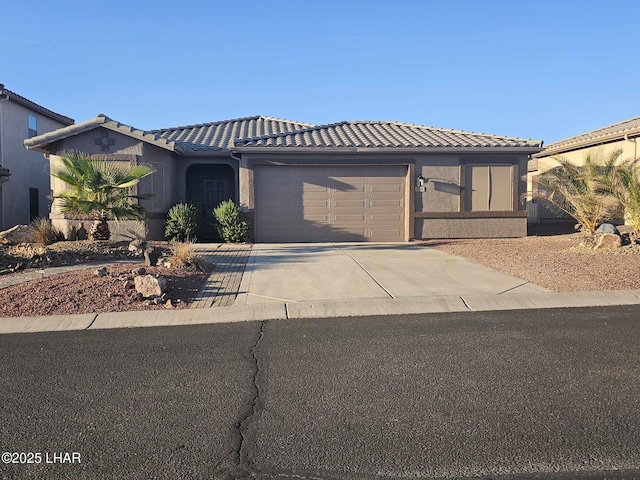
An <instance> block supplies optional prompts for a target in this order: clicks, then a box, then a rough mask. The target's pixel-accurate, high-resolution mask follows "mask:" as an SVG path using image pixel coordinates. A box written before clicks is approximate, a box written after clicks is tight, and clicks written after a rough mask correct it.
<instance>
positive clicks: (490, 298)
mask: <svg viewBox="0 0 640 480" xmlns="http://www.w3.org/2000/svg"><path fill="white" fill-rule="evenodd" d="M614 305H640V290H612V291H604V292H602V291H597V292H563V293H556V292H554V293H531V294H515V293H514V294H504V295H462V296H460V295H443V296H431V297H408V298H399V299H391V298H388V299H387V298H373V299H354V300H346V301H345V300H339V301H312V302H297V303H269V304H264V305H256V306H237V307H236V306H234V307H218V308H201V309H188V308H187V309H184V310H174V311H162V310H152V311H135V312H113V313H99V314H94V313H89V314H81V315H66V316H65V315H55V316H39V317H15V318H4V319H2V318H0V334H12V333H36V332H59V331H72V330H104V329H113V328H140V327H167V326H180V325H202V324H214V323H237V322H254V321H265V320H291V319H309V318H335V317H358V316H369V315H404V314H429V313H446V312H470V311H496V310H527V309H529V310H530V309H538V308H541V309H546V308H576V307H604V306H614Z"/></svg>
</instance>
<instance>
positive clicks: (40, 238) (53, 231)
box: [31, 217, 65, 245]
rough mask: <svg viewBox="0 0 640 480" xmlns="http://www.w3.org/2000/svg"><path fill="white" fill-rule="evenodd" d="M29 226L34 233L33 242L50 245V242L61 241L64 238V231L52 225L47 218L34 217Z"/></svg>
mask: <svg viewBox="0 0 640 480" xmlns="http://www.w3.org/2000/svg"><path fill="white" fill-rule="evenodd" d="M31 228H33V231H34V233H35V235H34V238H35V243H40V244H42V245H51V244H52V243H56V242H61V241H63V240H64V239H65V238H64V233H62V232H61V231H60V230H59V229H57V228H56V227H54V226H53V225H52V224H51V222H50V221H49V219H47V218H42V217H38V218H35V219H34V220H33V221H32V222H31Z"/></svg>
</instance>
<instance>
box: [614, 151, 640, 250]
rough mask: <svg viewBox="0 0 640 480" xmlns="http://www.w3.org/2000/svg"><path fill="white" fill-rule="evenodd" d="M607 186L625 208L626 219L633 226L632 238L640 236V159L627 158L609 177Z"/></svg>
mask: <svg viewBox="0 0 640 480" xmlns="http://www.w3.org/2000/svg"><path fill="white" fill-rule="evenodd" d="M607 187H608V189H609V191H610V192H611V194H612V195H613V196H614V197H615V198H616V199H617V200H618V201H619V202H620V204H621V205H622V208H623V209H624V218H625V221H626V222H627V223H628V224H629V225H631V226H632V227H633V230H634V232H633V234H632V239H633V240H636V239H637V238H639V237H640V159H636V160H626V161H623V162H621V163H619V164H618V165H616V167H615V168H614V170H613V173H612V175H610V176H609V177H607Z"/></svg>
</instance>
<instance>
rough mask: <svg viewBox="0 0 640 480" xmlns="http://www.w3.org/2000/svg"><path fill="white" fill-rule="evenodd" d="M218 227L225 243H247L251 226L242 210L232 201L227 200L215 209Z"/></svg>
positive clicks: (214, 213)
mask: <svg viewBox="0 0 640 480" xmlns="http://www.w3.org/2000/svg"><path fill="white" fill-rule="evenodd" d="M213 216H214V217H215V218H216V227H217V229H218V233H219V234H220V237H221V238H222V240H223V241H225V242H233V243H238V242H245V241H246V240H247V237H248V235H249V225H248V224H247V221H246V220H245V217H244V214H243V213H242V212H241V211H240V208H239V207H238V206H237V205H236V204H235V203H233V202H232V201H231V200H226V201H224V202H222V203H221V204H220V205H218V206H217V207H216V208H214V209H213Z"/></svg>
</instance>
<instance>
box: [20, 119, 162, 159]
mask: <svg viewBox="0 0 640 480" xmlns="http://www.w3.org/2000/svg"><path fill="white" fill-rule="evenodd" d="M98 127H102V128H106V129H107V130H111V131H112V132H116V133H119V134H121V135H125V136H127V137H130V138H134V139H136V140H139V141H141V142H145V143H148V144H150V145H154V146H156V147H159V148H163V149H165V150H169V151H171V152H173V151H175V142H167V141H166V140H164V139H160V140H158V139H155V138H150V137H152V136H153V135H152V134H149V133H145V132H144V131H142V130H137V129H135V128H134V127H130V126H128V125H124V124H121V123H119V122H116V121H115V120H112V119H110V118H108V117H106V116H105V115H102V114H100V115H98V116H97V117H96V118H93V119H91V120H87V121H85V122H82V123H78V124H74V125H69V126H67V127H63V128H59V129H58V130H54V131H52V132H47V133H44V134H42V135H38V136H37V137H32V138H27V139H26V140H24V142H23V145H24V147H25V148H27V149H29V150H35V151H37V152H42V153H51V151H50V150H49V149H47V148H46V147H47V146H48V145H51V144H52V143H55V142H58V141H60V140H64V139H65V138H69V137H73V136H76V135H80V134H82V133H85V132H88V131H90V130H94V129H96V128H98Z"/></svg>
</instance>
